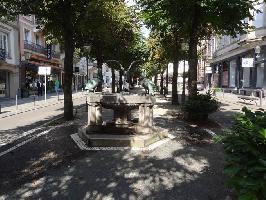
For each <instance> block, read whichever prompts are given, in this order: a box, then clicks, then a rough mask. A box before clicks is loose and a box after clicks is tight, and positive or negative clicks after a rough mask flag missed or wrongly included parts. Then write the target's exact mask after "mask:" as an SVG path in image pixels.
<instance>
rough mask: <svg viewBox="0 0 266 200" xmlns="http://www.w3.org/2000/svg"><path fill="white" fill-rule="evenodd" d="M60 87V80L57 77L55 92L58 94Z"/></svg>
mask: <svg viewBox="0 0 266 200" xmlns="http://www.w3.org/2000/svg"><path fill="white" fill-rule="evenodd" d="M59 87H60V82H59V80H58V79H57V80H56V81H55V84H54V89H55V92H56V94H57V95H58V92H59Z"/></svg>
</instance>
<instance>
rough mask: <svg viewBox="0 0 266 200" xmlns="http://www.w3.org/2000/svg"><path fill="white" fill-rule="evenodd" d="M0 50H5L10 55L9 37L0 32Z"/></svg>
mask: <svg viewBox="0 0 266 200" xmlns="http://www.w3.org/2000/svg"><path fill="white" fill-rule="evenodd" d="M0 49H4V50H5V52H6V55H8V35H7V34H6V33H1V32H0Z"/></svg>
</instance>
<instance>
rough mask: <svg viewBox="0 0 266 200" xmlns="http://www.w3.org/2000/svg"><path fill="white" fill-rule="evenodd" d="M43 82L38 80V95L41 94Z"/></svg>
mask: <svg viewBox="0 0 266 200" xmlns="http://www.w3.org/2000/svg"><path fill="white" fill-rule="evenodd" d="M41 90H42V89H41V83H40V81H37V91H38V96H40V95H41V93H42V92H41Z"/></svg>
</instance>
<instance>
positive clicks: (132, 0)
mask: <svg viewBox="0 0 266 200" xmlns="http://www.w3.org/2000/svg"><path fill="white" fill-rule="evenodd" d="M126 4H127V5H128V6H133V5H136V2H135V0H126ZM141 32H142V34H143V35H144V37H145V38H148V36H149V34H150V31H149V29H147V28H146V27H145V26H142V27H141Z"/></svg>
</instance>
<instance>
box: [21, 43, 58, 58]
mask: <svg viewBox="0 0 266 200" xmlns="http://www.w3.org/2000/svg"><path fill="white" fill-rule="evenodd" d="M24 49H27V50H30V51H33V52H36V53H39V54H43V55H45V56H47V48H46V47H44V46H41V45H39V44H35V43H33V42H30V41H27V40H24ZM52 58H57V59H60V53H59V52H56V51H54V50H52Z"/></svg>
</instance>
